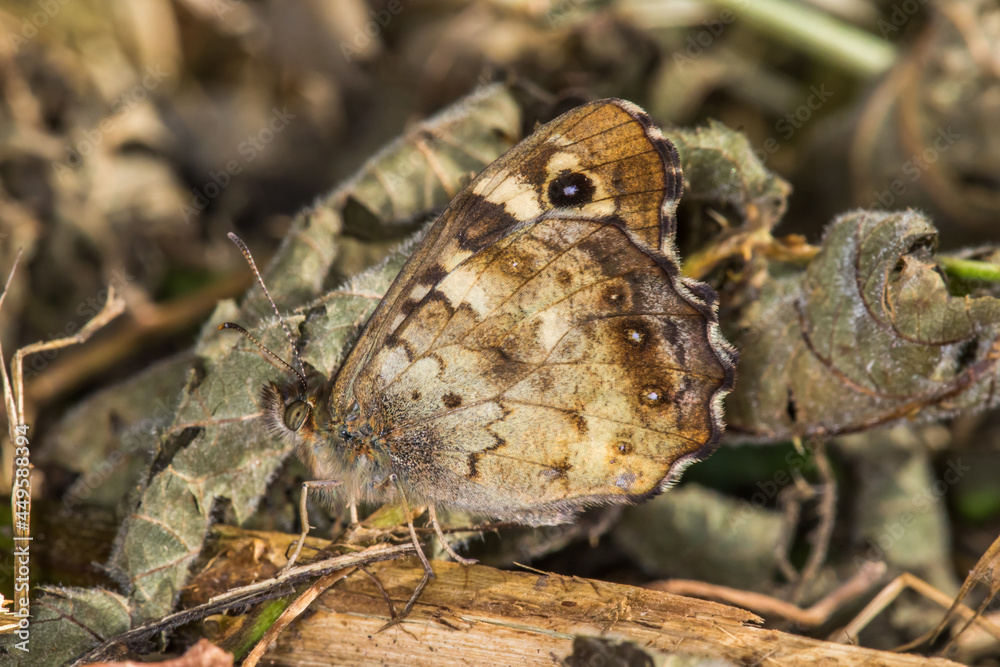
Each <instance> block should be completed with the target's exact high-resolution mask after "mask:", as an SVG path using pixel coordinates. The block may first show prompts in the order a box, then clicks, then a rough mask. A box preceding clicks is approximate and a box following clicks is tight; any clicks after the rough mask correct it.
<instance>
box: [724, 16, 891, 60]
mask: <svg viewBox="0 0 1000 667" xmlns="http://www.w3.org/2000/svg"><path fill="white" fill-rule="evenodd" d="M711 2H712V4H714V5H716V6H718V7H724V8H726V9H728V10H730V11H732V12H733V14H735V15H736V18H737V19H742V20H745V21H746V22H747V23H748V24H751V25H754V26H755V27H757V29H758V30H761V31H762V32H768V33H770V34H772V35H774V36H775V37H776V38H778V39H780V40H782V41H784V42H786V43H788V44H791V45H792V46H794V47H796V48H798V49H802V50H803V51H805V52H807V53H811V54H813V55H814V56H816V57H817V58H819V59H821V60H825V61H827V62H829V63H832V64H834V65H836V66H838V67H841V68H844V69H846V70H848V71H850V72H852V73H854V74H856V75H860V76H862V77H874V76H878V75H879V74H881V73H882V72H884V71H885V70H887V69H889V67H890V66H891V65H892V63H893V61H894V60H895V59H896V49H895V47H894V46H893V45H892V44H891V43H889V42H887V41H886V40H884V39H880V38H878V37H877V36H875V35H873V34H871V33H869V32H867V31H865V30H861V29H859V28H856V27H854V26H852V25H850V24H847V23H844V22H842V21H839V20H838V19H836V18H833V17H832V16H830V15H829V14H826V13H824V12H821V11H818V10H816V9H813V8H811V7H809V6H807V5H805V4H803V3H801V2H790V1H789V0H711Z"/></svg>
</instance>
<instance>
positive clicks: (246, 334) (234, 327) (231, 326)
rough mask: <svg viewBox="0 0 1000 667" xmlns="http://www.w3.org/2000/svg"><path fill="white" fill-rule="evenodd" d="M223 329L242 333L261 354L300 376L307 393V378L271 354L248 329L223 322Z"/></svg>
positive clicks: (220, 327)
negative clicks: (267, 355)
mask: <svg viewBox="0 0 1000 667" xmlns="http://www.w3.org/2000/svg"><path fill="white" fill-rule="evenodd" d="M223 329H229V330H232V331H238V332H239V333H241V334H243V335H244V336H246V337H247V338H249V339H250V340H251V341H252V342H253V344H254V345H256V346H257V347H259V348H260V350H261V352H266V353H267V354H269V355H270V356H271V358H272V359H274V360H275V361H277V362H278V363H279V364H281V365H282V366H284V367H285V368H287V369H288V370H290V371H291V372H293V373H295V374H296V375H298V376H299V382H300V383H301V384H302V391H303V392H304V391H306V389H307V385H306V379H305V377H303V375H302V373H300V372H298V370H296V369H295V368H294V367H293V366H292V365H291V364H289V363H288V362H287V361H285V360H284V359H282V358H281V357H279V356H278V355H276V354H275V353H274V352H271V350H269V349H267V348H266V347H264V344H263V343H261V342H260V341H259V340H257V339H256V338H254V337H253V336H252V335H251V334H250V332H249V331H247V330H246V329H244V328H243V327H241V326H240V325H238V324H236V323H235V322H223V323H222V324H220V325H219V331H222V330H223Z"/></svg>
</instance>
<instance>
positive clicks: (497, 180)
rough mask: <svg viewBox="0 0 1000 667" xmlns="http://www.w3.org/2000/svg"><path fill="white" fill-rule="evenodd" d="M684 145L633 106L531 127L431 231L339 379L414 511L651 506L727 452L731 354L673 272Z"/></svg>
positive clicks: (344, 406) (710, 311) (704, 299)
mask: <svg viewBox="0 0 1000 667" xmlns="http://www.w3.org/2000/svg"><path fill="white" fill-rule="evenodd" d="M682 183H683V181H682V176H681V172H680V165H679V160H678V157H677V153H676V150H675V149H674V148H673V146H672V145H671V144H670V143H669V142H668V141H666V140H664V139H663V138H662V137H661V136H660V134H659V131H658V130H656V128H655V127H654V126H653V124H652V122H651V121H650V119H649V118H648V116H646V115H645V114H644V113H643V112H642V111H641V110H639V109H638V108H637V107H635V106H634V105H632V104H630V103H628V102H624V101H621V100H602V101H599V102H594V103H591V104H588V105H585V106H582V107H578V108H577V109H574V110H573V111H570V112H568V113H567V114H564V115H563V116H560V117H559V118H557V119H556V120H554V121H552V122H551V123H549V124H547V125H545V126H543V127H541V128H539V129H538V130H537V131H536V132H535V133H534V134H533V135H532V136H531V137H529V138H528V139H526V140H525V141H523V142H522V143H521V144H519V145H518V146H516V147H514V148H513V149H512V150H511V151H509V152H508V153H507V154H505V155H504V156H502V157H501V158H500V159H499V160H497V161H496V162H494V163H493V164H492V165H491V166H490V167H488V168H487V169H486V170H485V171H484V172H483V173H482V174H480V175H479V176H478V177H477V178H476V179H475V180H474V181H473V182H472V183H471V184H470V185H469V187H468V188H467V189H466V190H465V191H464V192H463V193H461V194H460V195H459V196H458V197H457V198H456V199H455V200H454V201H453V202H452V204H451V206H449V208H448V209H447V210H446V211H445V212H444V213H443V214H442V216H441V217H440V218H439V219H438V221H437V222H436V223H435V224H434V225H433V226H432V228H431V229H430V230H429V231H428V234H427V236H426V238H425V239H424V240H423V241H422V243H421V244H420V246H419V247H418V249H417V251H416V252H415V253H414V255H413V256H412V258H411V259H410V261H409V262H408V263H407V265H406V266H405V267H404V269H403V271H402V272H401V274H400V276H399V277H398V278H397V280H396V282H395V283H394V284H393V286H392V287H391V288H390V290H389V292H388V294H387V295H386V297H385V298H384V299H383V302H382V304H381V305H380V306H379V308H378V309H377V310H376V312H375V314H374V315H373V316H372V319H371V320H370V322H369V324H368V327H367V328H366V330H365V332H364V334H363V335H362V337H361V339H360V340H359V342H358V345H357V346H356V347H355V349H354V351H353V352H352V354H351V355H350V357H349V358H348V360H347V362H346V363H345V366H344V368H343V369H342V370H341V372H340V374H339V375H338V378H337V381H336V384H335V387H334V393H333V409H334V414H335V415H337V414H339V415H346V414H347V413H348V412H349V411H350V410H351V409H352V408H354V407H355V405H356V409H357V412H358V414H359V415H360V417H361V419H362V421H365V422H367V423H368V424H369V425H370V426H371V428H372V430H373V432H375V433H376V434H378V437H379V438H380V439H381V440H380V441H381V442H383V443H385V445H386V446H387V448H388V455H389V458H390V460H391V467H392V470H393V471H394V472H397V473H398V475H399V477H400V479H401V480H404V483H405V484H406V486H407V487H408V488H409V489H411V490H412V492H413V493H414V495H415V496H417V497H420V498H424V499H427V500H431V501H434V502H440V503H443V504H447V505H453V506H458V507H462V508H465V509H469V510H473V511H478V512H482V513H484V514H487V515H490V516H495V517H500V518H511V519H516V520H519V521H522V522H526V523H552V522H558V521H562V520H565V519H566V518H568V516H570V515H571V514H572V513H573V512H575V511H577V510H579V509H581V508H582V507H584V506H587V505H590V504H596V503H608V502H630V501H635V500H638V499H641V498H642V497H644V496H647V495H649V494H653V493H657V492H659V491H660V490H662V489H663V488H665V487H666V486H667V485H669V483H671V482H672V481H673V480H674V479H675V478H676V476H677V474H678V473H679V471H680V470H681V469H682V468H683V467H684V466H685V465H686V463H688V462H690V461H692V460H695V459H697V458H700V457H702V456H703V455H705V454H707V453H708V452H709V451H710V449H711V447H712V446H713V445H714V444H715V443H716V441H717V440H718V438H719V436H720V434H721V431H722V424H721V419H720V412H721V400H722V397H723V396H724V395H725V393H726V392H728V390H729V388H730V387H731V385H732V381H733V373H734V370H733V369H734V353H733V352H732V350H731V348H730V347H729V346H728V344H726V343H725V341H723V339H722V338H721V336H720V335H719V333H718V326H717V318H716V315H715V311H714V299H715V295H714V292H712V290H711V289H710V288H708V287H706V286H704V285H701V284H700V283H696V282H694V281H690V280H687V279H684V278H682V277H681V276H680V274H679V268H678V260H677V258H676V255H675V251H674V247H673V236H674V220H675V218H674V212H675V208H676V205H677V201H678V199H679V197H680V193H681V189H682Z"/></svg>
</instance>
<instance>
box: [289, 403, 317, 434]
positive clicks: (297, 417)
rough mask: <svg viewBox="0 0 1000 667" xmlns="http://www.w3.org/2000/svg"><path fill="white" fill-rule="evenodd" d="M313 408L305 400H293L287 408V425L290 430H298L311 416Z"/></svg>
mask: <svg viewBox="0 0 1000 667" xmlns="http://www.w3.org/2000/svg"><path fill="white" fill-rule="evenodd" d="M310 410H311V408H310V407H309V404H308V403H306V402H305V401H293V402H291V403H289V404H288V407H287V408H285V426H287V427H288V430H290V431H298V430H299V429H300V428H302V424H304V423H305V421H306V417H308V416H309V411H310Z"/></svg>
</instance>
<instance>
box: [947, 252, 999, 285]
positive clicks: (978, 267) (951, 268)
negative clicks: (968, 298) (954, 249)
mask: <svg viewBox="0 0 1000 667" xmlns="http://www.w3.org/2000/svg"><path fill="white" fill-rule="evenodd" d="M938 262H940V263H941V266H942V267H943V268H944V270H945V273H947V274H948V275H950V276H954V277H955V278H962V279H963V280H983V281H986V282H990V283H1000V265H997V264H991V263H990V262H980V261H977V260H974V259H961V258H959V257H950V256H948V255H939V256H938Z"/></svg>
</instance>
